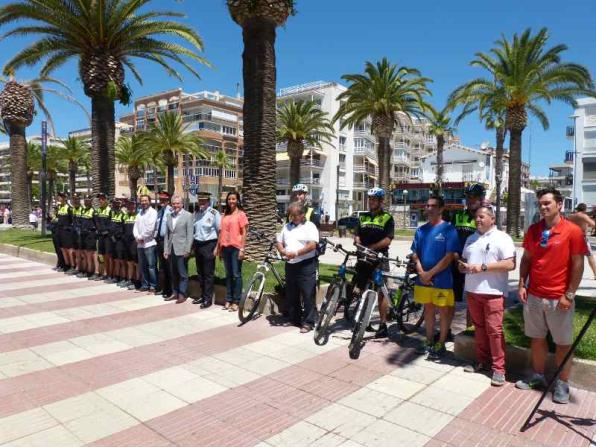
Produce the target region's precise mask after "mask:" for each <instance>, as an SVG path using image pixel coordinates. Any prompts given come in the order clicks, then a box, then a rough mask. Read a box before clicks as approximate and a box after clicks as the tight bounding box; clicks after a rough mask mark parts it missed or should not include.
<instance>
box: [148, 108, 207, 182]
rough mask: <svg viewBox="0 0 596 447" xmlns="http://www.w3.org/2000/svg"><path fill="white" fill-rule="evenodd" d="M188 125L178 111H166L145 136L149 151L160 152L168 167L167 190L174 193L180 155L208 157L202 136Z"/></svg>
mask: <svg viewBox="0 0 596 447" xmlns="http://www.w3.org/2000/svg"><path fill="white" fill-rule="evenodd" d="M187 129H188V125H185V124H183V122H182V116H181V115H180V114H179V113H178V112H166V113H163V114H161V115H160V116H159V118H158V119H157V121H156V122H155V123H153V124H152V125H151V128H150V129H149V132H148V133H147V135H146V136H145V138H144V143H145V144H146V145H147V146H148V149H149V151H152V152H153V153H160V154H161V156H162V157H163V162H164V164H165V165H166V167H167V183H168V185H167V190H168V192H169V193H170V194H173V193H174V168H175V167H176V166H177V164H178V159H179V156H180V155H192V156H195V157H197V158H206V157H207V154H206V152H205V150H204V149H203V148H202V146H201V143H202V141H201V139H200V137H199V136H198V135H197V134H195V133H192V132H189V131H188V130H187Z"/></svg>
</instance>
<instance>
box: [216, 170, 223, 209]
mask: <svg viewBox="0 0 596 447" xmlns="http://www.w3.org/2000/svg"><path fill="white" fill-rule="evenodd" d="M218 177H219V178H218V179H217V209H218V210H221V194H222V193H223V178H224V168H223V166H220V167H219V176H218Z"/></svg>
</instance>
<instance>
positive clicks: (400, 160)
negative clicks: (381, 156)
mask: <svg viewBox="0 0 596 447" xmlns="http://www.w3.org/2000/svg"><path fill="white" fill-rule="evenodd" d="M391 163H395V164H402V165H409V164H410V159H409V158H408V156H407V155H393V156H392V157H391Z"/></svg>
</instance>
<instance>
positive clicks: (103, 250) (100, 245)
mask: <svg viewBox="0 0 596 447" xmlns="http://www.w3.org/2000/svg"><path fill="white" fill-rule="evenodd" d="M109 237H110V236H108V235H106V236H102V235H98V236H97V253H98V254H100V255H109V254H110V253H108V251H107V247H106V245H107V243H106V241H107V239H109Z"/></svg>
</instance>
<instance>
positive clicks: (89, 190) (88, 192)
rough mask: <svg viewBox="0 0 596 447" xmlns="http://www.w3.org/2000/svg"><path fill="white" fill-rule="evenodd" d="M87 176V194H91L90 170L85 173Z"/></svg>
mask: <svg viewBox="0 0 596 447" xmlns="http://www.w3.org/2000/svg"><path fill="white" fill-rule="evenodd" d="M85 176H86V177H87V194H91V173H90V172H89V169H87V170H86V171H85Z"/></svg>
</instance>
